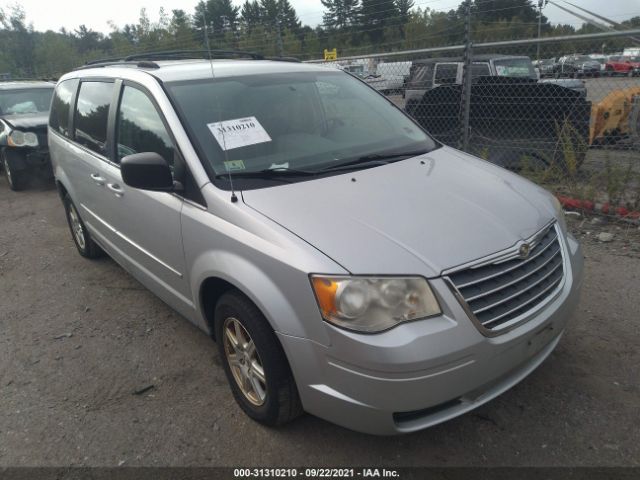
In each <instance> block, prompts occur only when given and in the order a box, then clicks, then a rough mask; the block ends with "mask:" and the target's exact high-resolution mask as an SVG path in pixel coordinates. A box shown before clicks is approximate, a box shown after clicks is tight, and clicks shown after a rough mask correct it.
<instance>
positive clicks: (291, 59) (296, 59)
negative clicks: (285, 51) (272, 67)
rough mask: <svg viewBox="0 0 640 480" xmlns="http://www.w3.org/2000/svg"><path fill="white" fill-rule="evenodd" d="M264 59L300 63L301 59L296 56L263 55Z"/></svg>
mask: <svg viewBox="0 0 640 480" xmlns="http://www.w3.org/2000/svg"><path fill="white" fill-rule="evenodd" d="M265 60H273V61H274V62H292V63H302V60H300V59H299V58H296V57H265Z"/></svg>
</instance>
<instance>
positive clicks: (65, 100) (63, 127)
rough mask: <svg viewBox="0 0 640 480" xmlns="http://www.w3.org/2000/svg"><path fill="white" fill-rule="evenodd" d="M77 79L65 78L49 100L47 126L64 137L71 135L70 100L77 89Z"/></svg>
mask: <svg viewBox="0 0 640 480" xmlns="http://www.w3.org/2000/svg"><path fill="white" fill-rule="evenodd" d="M78 82H79V81H78V79H77V78H73V79H71V80H65V81H64V82H60V83H59V84H58V86H57V87H56V91H55V93H54V95H53V101H52V102H51V113H50V114H49V126H50V127H51V128H52V129H53V130H55V131H56V132H58V133H60V134H62V135H64V136H65V137H69V136H71V132H70V130H69V119H70V112H71V100H72V99H73V94H74V93H75V92H76V90H77V89H78Z"/></svg>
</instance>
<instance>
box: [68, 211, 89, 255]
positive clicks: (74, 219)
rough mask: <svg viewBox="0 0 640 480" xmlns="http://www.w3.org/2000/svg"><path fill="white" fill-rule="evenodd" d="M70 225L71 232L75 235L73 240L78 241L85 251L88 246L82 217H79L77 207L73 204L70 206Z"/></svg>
mask: <svg viewBox="0 0 640 480" xmlns="http://www.w3.org/2000/svg"><path fill="white" fill-rule="evenodd" d="M69 223H70V224H71V232H72V233H73V238H74V239H75V240H76V243H77V244H78V246H79V247H80V249H81V250H84V249H85V246H86V243H85V240H84V228H83V227H82V222H81V221H80V216H79V215H78V212H77V210H76V207H75V206H74V205H73V203H72V204H70V205H69Z"/></svg>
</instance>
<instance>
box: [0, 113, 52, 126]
mask: <svg viewBox="0 0 640 480" xmlns="http://www.w3.org/2000/svg"><path fill="white" fill-rule="evenodd" d="M2 119H3V120H4V121H5V122H6V123H7V124H8V125H9V126H10V127H11V128H18V129H20V130H41V129H43V128H47V123H48V122H49V112H39V113H27V114H21V115H4V116H2Z"/></svg>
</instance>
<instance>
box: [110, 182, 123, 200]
mask: <svg viewBox="0 0 640 480" xmlns="http://www.w3.org/2000/svg"><path fill="white" fill-rule="evenodd" d="M107 188H108V189H109V190H111V191H112V192H113V193H114V194H115V195H116V197H118V198H120V197H121V196H122V195H124V191H123V190H122V187H120V185H118V184H117V183H107Z"/></svg>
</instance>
